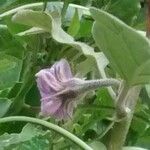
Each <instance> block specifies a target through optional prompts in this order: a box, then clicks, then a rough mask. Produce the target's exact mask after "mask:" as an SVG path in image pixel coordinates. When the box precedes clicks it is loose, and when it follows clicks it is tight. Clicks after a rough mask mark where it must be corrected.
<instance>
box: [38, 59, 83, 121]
mask: <svg viewBox="0 0 150 150" xmlns="http://www.w3.org/2000/svg"><path fill="white" fill-rule="evenodd" d="M36 77H37V85H38V88H39V91H40V94H41V113H42V115H43V116H54V117H56V118H59V119H67V118H69V117H71V116H72V113H73V109H74V107H75V105H76V98H77V97H78V94H77V93H76V92H74V90H73V89H74V88H75V87H76V85H78V81H79V80H80V79H76V78H74V77H73V75H72V72H71V69H70V66H69V64H68V62H67V61H66V60H65V59H62V60H60V61H59V62H56V63H55V64H54V65H53V66H52V67H51V68H47V69H42V70H40V71H39V72H38V73H37V74H36Z"/></svg>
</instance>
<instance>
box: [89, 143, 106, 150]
mask: <svg viewBox="0 0 150 150" xmlns="http://www.w3.org/2000/svg"><path fill="white" fill-rule="evenodd" d="M90 146H91V147H92V148H93V150H107V148H106V146H105V145H104V144H103V143H101V142H99V141H94V142H92V143H91V144H90Z"/></svg>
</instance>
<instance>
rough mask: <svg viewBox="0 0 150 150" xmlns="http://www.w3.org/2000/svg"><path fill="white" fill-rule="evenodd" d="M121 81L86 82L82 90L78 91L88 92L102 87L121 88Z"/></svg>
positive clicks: (101, 80)
mask: <svg viewBox="0 0 150 150" xmlns="http://www.w3.org/2000/svg"><path fill="white" fill-rule="evenodd" d="M119 84H120V81H119V80H117V79H111V78H110V79H100V80H86V81H84V83H82V84H81V88H79V89H78V92H79V93H83V92H86V91H91V90H96V89H97V88H100V87H109V86H119Z"/></svg>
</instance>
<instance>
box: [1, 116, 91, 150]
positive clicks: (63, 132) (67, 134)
mask: <svg viewBox="0 0 150 150" xmlns="http://www.w3.org/2000/svg"><path fill="white" fill-rule="evenodd" d="M12 121H23V122H31V123H35V124H39V125H42V126H45V127H47V128H49V129H51V130H54V131H55V132H57V133H59V134H61V135H63V136H65V137H67V138H68V139H70V140H71V141H72V142H74V143H76V144H77V145H78V146H80V147H81V148H82V149H85V150H93V149H92V148H91V147H90V146H88V145H87V144H86V143H84V142H83V141H82V140H80V139H79V138H78V137H76V136H75V135H73V134H71V133H70V132H68V131H67V130H65V129H63V128H61V127H59V126H57V125H55V124H52V123H49V122H47V121H44V120H41V119H37V118H32V117H25V116H14V117H5V118H1V119H0V123H6V122H12Z"/></svg>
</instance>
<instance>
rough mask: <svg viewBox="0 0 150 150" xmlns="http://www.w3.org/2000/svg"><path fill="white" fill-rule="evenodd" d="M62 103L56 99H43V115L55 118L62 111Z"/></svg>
mask: <svg viewBox="0 0 150 150" xmlns="http://www.w3.org/2000/svg"><path fill="white" fill-rule="evenodd" d="M61 105H62V101H61V100H60V99H57V98H55V97H53V98H46V99H43V100H42V102H41V113H42V115H43V116H53V115H54V114H55V113H56V111H57V110H59V109H60V107H61Z"/></svg>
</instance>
